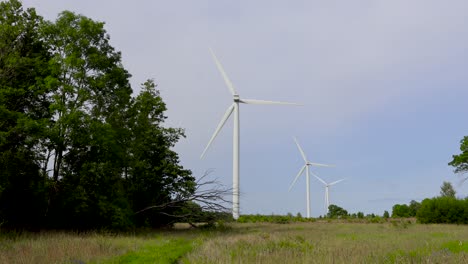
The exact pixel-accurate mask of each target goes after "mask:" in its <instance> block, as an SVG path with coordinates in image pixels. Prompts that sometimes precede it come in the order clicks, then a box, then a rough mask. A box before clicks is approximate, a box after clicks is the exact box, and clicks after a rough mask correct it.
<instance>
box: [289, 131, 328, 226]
mask: <svg viewBox="0 0 468 264" xmlns="http://www.w3.org/2000/svg"><path fill="white" fill-rule="evenodd" d="M293 139H294V142H296V146H297V148H298V149H299V152H300V153H301V156H302V158H303V159H304V162H305V164H304V166H302V168H301V170H300V171H299V173H298V174H297V176H296V178H294V181H293V182H292V183H291V186H289V191H291V188H292V187H293V186H294V184H295V183H296V181H297V179H299V177H300V176H301V175H302V173H303V172H304V170H306V191H307V217H308V218H310V177H309V166H317V167H333V166H334V165H327V164H321V163H315V162H310V161H309V160H308V159H307V157H306V155H305V153H304V151H303V150H302V148H301V146H300V145H299V142H297V139H296V138H295V137H293Z"/></svg>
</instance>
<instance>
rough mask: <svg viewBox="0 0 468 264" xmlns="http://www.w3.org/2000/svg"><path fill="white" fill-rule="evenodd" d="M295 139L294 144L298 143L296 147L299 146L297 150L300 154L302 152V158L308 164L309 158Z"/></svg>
mask: <svg viewBox="0 0 468 264" xmlns="http://www.w3.org/2000/svg"><path fill="white" fill-rule="evenodd" d="M293 139H294V142H296V146H297V148H298V149H299V152H301V156H302V158H303V159H304V161H305V162H306V163H307V157H306V155H305V153H304V151H303V150H302V148H301V146H300V145H299V142H297V139H296V138H295V137H293Z"/></svg>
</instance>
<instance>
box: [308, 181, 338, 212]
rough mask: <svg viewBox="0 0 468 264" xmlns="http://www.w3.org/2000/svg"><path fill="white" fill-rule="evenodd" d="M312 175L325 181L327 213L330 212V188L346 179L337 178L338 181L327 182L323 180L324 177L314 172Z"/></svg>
mask: <svg viewBox="0 0 468 264" xmlns="http://www.w3.org/2000/svg"><path fill="white" fill-rule="evenodd" d="M312 175H314V176H315V178H317V179H318V180H319V181H321V182H322V183H323V185H325V206H326V210H327V214H328V207H329V206H330V197H329V195H330V194H329V190H328V188H329V187H330V186H332V185H335V184H337V183H339V182H341V181H344V180H345V179H341V180H337V181H334V182H332V183H326V182H325V181H324V180H322V178H320V177H319V176H317V175H315V174H314V173H312Z"/></svg>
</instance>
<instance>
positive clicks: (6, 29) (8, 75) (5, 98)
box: [0, 0, 50, 227]
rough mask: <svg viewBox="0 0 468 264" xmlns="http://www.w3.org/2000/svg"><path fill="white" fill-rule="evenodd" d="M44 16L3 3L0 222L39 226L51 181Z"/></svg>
mask: <svg viewBox="0 0 468 264" xmlns="http://www.w3.org/2000/svg"><path fill="white" fill-rule="evenodd" d="M42 24H43V19H42V17H40V16H38V15H37V14H36V12H35V10H34V9H27V10H24V9H23V7H22V5H21V3H20V2H19V1H17V0H10V1H5V2H0V218H1V219H0V221H3V222H4V225H5V226H13V227H38V226H39V225H40V224H41V222H42V218H43V215H44V212H45V200H46V197H45V195H46V192H45V186H46V180H47V178H46V177H45V176H44V174H43V173H41V171H40V161H41V160H43V159H44V156H43V155H42V153H41V151H40V149H41V140H43V138H44V133H45V127H46V124H47V120H48V118H49V117H50V114H49V111H48V108H49V101H48V97H47V92H48V89H47V86H46V79H47V77H48V76H49V74H50V70H49V67H48V63H49V60H50V54H49V52H48V49H47V47H46V44H45V43H44V42H43V41H42V39H41V36H40V27H41V25H42Z"/></svg>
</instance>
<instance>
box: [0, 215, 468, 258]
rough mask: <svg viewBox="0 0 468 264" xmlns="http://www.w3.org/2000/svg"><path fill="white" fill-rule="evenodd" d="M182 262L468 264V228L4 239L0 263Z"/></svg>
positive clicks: (333, 227)
mask: <svg viewBox="0 0 468 264" xmlns="http://www.w3.org/2000/svg"><path fill="white" fill-rule="evenodd" d="M177 262H180V263H468V226H463V225H421V224H414V223H412V222H410V221H396V222H386V223H346V222H334V221H332V222H327V221H317V222H308V223H289V224H272V223H243V224H239V223H237V224H230V225H227V226H222V227H221V228H217V229H188V228H180V226H178V228H176V229H175V230H170V231H148V232H141V233H139V234H119V235H115V234H103V233H86V234H76V233H59V232H57V233H54V232H48V233H39V234H11V233H10V234H3V235H2V236H1V237H0V263H177Z"/></svg>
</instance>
